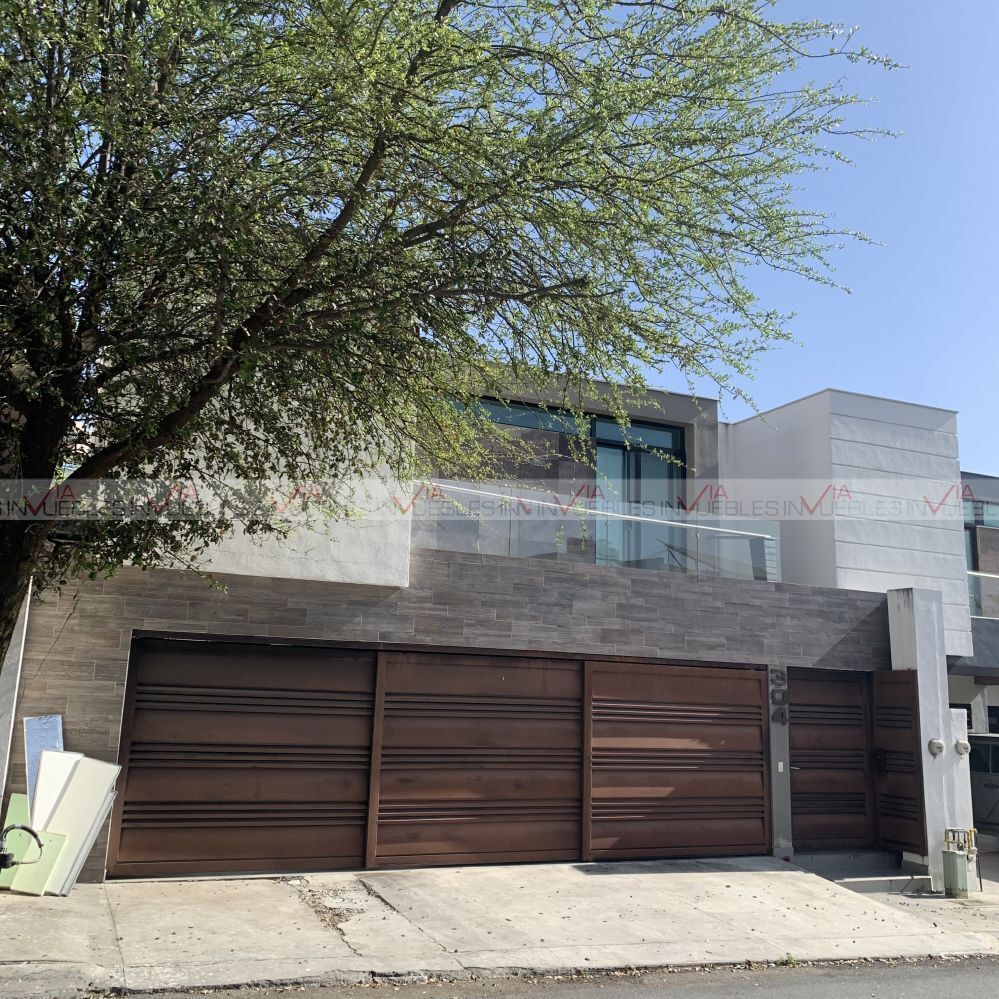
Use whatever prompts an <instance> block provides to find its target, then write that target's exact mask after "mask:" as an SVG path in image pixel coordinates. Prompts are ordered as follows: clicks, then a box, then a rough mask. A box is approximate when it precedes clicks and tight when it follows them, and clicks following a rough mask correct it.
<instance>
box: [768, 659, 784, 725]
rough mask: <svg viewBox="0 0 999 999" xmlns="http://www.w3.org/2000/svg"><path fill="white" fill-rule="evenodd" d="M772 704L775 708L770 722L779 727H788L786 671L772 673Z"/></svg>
mask: <svg viewBox="0 0 999 999" xmlns="http://www.w3.org/2000/svg"><path fill="white" fill-rule="evenodd" d="M770 704H771V706H772V708H773V711H772V712H771V714H770V720H771V721H773V722H777V724H778V725H786V724H787V722H788V709H787V670H786V669H772V670H771V671H770Z"/></svg>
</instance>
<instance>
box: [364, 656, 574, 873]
mask: <svg viewBox="0 0 999 999" xmlns="http://www.w3.org/2000/svg"><path fill="white" fill-rule="evenodd" d="M382 671H383V672H382V675H383V678H384V679H383V683H384V691H381V690H380V691H379V701H380V702H382V703H380V704H379V707H380V708H382V711H381V712H380V715H381V717H382V719H383V722H382V724H379V721H378V716H376V746H375V755H376V757H377V756H380V760H381V767H380V787H379V788H378V793H377V801H378V805H377V842H372V843H371V846H370V849H369V857H368V861H369V864H372V865H377V866H391V865H401V864H454V863H486V862H490V861H540V860H575V859H577V858H578V857H579V852H580V816H581V801H580V790H581V784H582V779H581V753H582V734H581V725H580V714H581V694H582V690H581V686H582V684H581V669H580V664H579V663H578V662H572V661H569V662H566V661H563V660H546V659H542V658H515V657H510V656H482V655H435V654H426V653H384V654H383V667H382ZM379 730H380V731H379ZM379 743H380V744H379ZM372 828H373V829H374V828H375V825H374V824H373V826H372Z"/></svg>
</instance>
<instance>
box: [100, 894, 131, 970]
mask: <svg viewBox="0 0 999 999" xmlns="http://www.w3.org/2000/svg"><path fill="white" fill-rule="evenodd" d="M101 894H102V895H103V896H104V904H105V905H106V906H107V907H108V917H109V918H110V920H111V932H112V933H114V945H115V948H116V949H117V951H118V959H119V960H120V961H121V984H122V985H123V986H125V987H127V986H128V974H127V972H126V971H125V952H124V951H123V950H122V949H121V937H120V936H119V934H118V924H117V923H116V922H115V918H114V907H113V906H112V905H111V899H110V897H109V896H108V888H107V883H106V882H105V883H104V884H102V885H101Z"/></svg>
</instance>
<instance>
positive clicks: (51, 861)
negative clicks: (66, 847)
mask: <svg viewBox="0 0 999 999" xmlns="http://www.w3.org/2000/svg"><path fill="white" fill-rule="evenodd" d="M38 835H39V836H40V837H41V840H42V847H43V849H42V859H41V860H40V861H39V862H38V863H37V864H25V865H24V866H23V867H15V868H14V880H13V881H12V882H11V883H10V890H11V891H17V892H21V894H22V895H44V894H45V886H46V885H47V884H48V883H49V878H50V877H51V876H52V869H53V868H54V867H55V865H56V861H57V860H58V859H59V854H60V852H61V851H62V848H63V844H64V843H65V841H66V837H65V836H59V835H58V834H57V833H50V832H40V833H39V834H38Z"/></svg>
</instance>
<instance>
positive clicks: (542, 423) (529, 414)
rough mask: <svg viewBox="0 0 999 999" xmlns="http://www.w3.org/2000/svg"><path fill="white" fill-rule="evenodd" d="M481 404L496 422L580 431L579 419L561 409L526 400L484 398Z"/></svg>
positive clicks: (537, 428)
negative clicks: (528, 402) (532, 404)
mask: <svg viewBox="0 0 999 999" xmlns="http://www.w3.org/2000/svg"><path fill="white" fill-rule="evenodd" d="M479 405H480V406H481V407H482V409H483V410H484V411H485V412H486V413H487V415H488V416H489V418H490V419H491V420H492V421H493V422H494V423H501V424H503V426H507V427H526V428H528V429H531V430H553V431H555V432H556V433H560V434H576V433H578V432H579V421H578V420H577V419H576V418H575V417H574V416H573V415H572V414H571V413H566V412H565V411H564V410H561V409H542V408H541V407H540V406H530V405H528V404H527V403H524V402H497V401H495V400H494V399H482V400H481V401H480V402H479Z"/></svg>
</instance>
